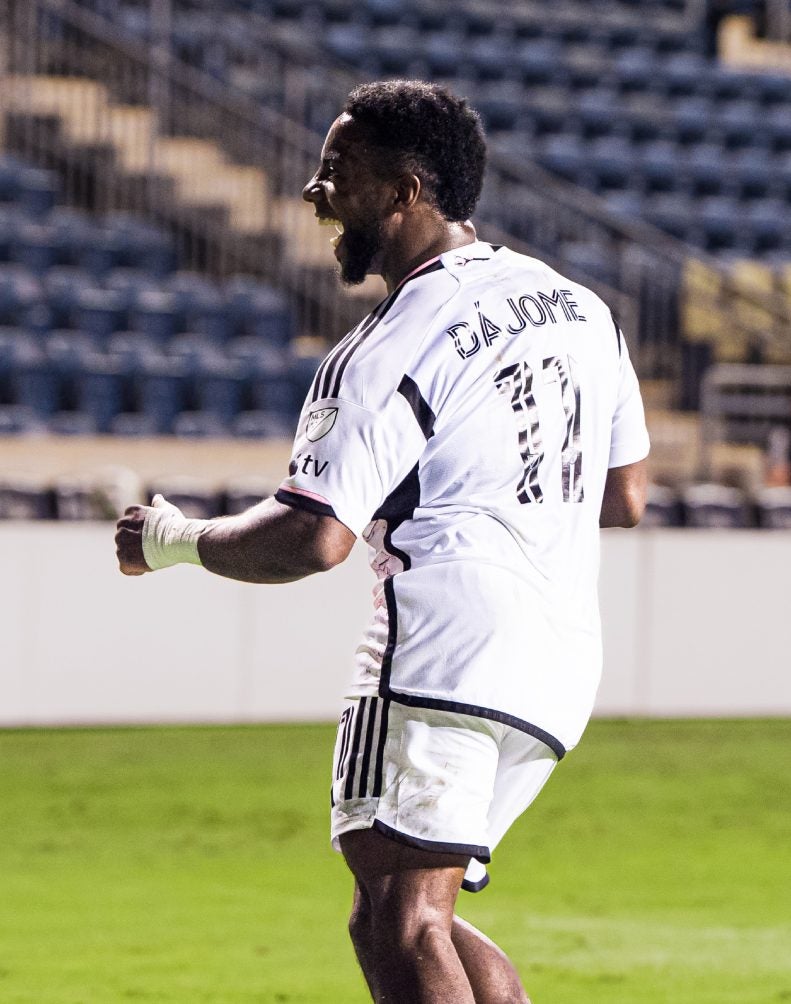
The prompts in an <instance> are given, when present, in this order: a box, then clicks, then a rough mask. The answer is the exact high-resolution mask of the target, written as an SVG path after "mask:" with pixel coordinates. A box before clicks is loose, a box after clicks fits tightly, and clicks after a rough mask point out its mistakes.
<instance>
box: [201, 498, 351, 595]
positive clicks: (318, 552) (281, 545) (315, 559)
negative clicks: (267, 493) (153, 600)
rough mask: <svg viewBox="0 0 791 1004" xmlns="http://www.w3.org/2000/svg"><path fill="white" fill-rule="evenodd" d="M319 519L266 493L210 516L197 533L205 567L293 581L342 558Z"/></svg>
mask: <svg viewBox="0 0 791 1004" xmlns="http://www.w3.org/2000/svg"><path fill="white" fill-rule="evenodd" d="M318 519H319V517H316V516H313V515H312V514H310V513H304V512H300V511H298V510H294V509H290V508H289V507H288V506H284V505H281V504H280V503H279V502H276V501H275V500H274V499H267V500H266V501H265V502H261V503H260V504H259V505H257V506H254V507H253V508H252V509H248V510H247V512H244V513H241V514H240V515H238V516H229V517H225V518H223V519H218V520H212V521H211V522H210V523H209V525H208V526H207V527H206V529H205V530H204V531H203V533H202V534H201V535H200V537H199V538H198V554H199V555H200V560H201V563H202V564H203V566H204V568H207V569H208V570H209V571H210V572H214V573H215V574H216V575H222V576H224V577H225V578H228V579H237V580H239V581H241V582H259V583H277V582H293V581H295V580H296V579H302V578H304V577H305V576H306V575H312V574H314V573H315V572H323V571H326V570H327V569H329V568H332V567H333V565H335V564H337V561H338V560H342V558H340V559H339V558H338V554H337V553H336V551H335V549H333V548H332V547H331V546H328V545H327V543H326V541H325V540H324V538H323V536H322V535H321V534H320V533H317V520H318ZM347 553H348V552H347ZM343 557H345V554H344V555H343Z"/></svg>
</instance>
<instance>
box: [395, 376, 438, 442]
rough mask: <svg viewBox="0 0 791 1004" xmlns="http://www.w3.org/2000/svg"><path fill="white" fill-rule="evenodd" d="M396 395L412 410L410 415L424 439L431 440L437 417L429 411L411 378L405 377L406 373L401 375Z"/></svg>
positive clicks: (426, 403)
mask: <svg viewBox="0 0 791 1004" xmlns="http://www.w3.org/2000/svg"><path fill="white" fill-rule="evenodd" d="M398 393H399V394H401V395H402V397H404V398H405V399H406V402H407V404H408V405H409V407H410V408H411V409H412V413H413V414H414V416H415V418H416V419H417V424H418V425H419V426H420V431H421V432H422V433H423V435H424V436H425V437H426V439H431V437H432V436H433V435H434V423H435V422H436V420H437V416H436V415H435V414H434V412H433V411H432V410H431V408H430V407H429V405H428V402H427V401H426V399H425V398H424V397H423V395H422V394H421V393H420V388H419V387H418V385H417V384H416V383H415V381H414V380H413V379H412V377H411V376H407V375H406V373H405V374H404V375H403V377H402V378H401V383H400V384H399V385H398Z"/></svg>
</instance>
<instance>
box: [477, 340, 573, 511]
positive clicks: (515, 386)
mask: <svg viewBox="0 0 791 1004" xmlns="http://www.w3.org/2000/svg"><path fill="white" fill-rule="evenodd" d="M542 374H543V377H544V382H545V383H554V382H556V381H560V401H561V403H562V407H563V413H564V416H565V437H564V439H563V448H562V450H561V454H560V463H561V476H562V484H563V501H564V502H582V500H583V498H584V494H583V490H582V452H581V446H580V389H579V384H578V383H577V382H576V380H575V379H574V364H573V362H572V360H571V359H570V358H569V357H568V356H549V357H548V358H546V359H545V360H544V361H543V364H542ZM533 380H534V373H533V368H532V367H531V366H530V365H529V364H528V363H526V362H521V363H514V364H513V365H512V366H506V367H505V368H504V369H501V370H498V371H497V373H495V375H494V382H495V384H496V386H497V389H498V390H499V391H500V392H501V393H507V392H509V391H510V394H511V407H512V408H513V411H514V415H515V416H516V427H517V431H518V433H519V452H520V453H521V455H522V465H523V467H524V470H523V472H522V477H521V478H520V479H519V484H518V485H517V487H516V495H517V498H518V499H519V501H520V502H522V503H523V504H524V503H527V502H543V501H544V493H543V491H542V490H541V482H540V481H539V467H540V466H541V461H542V460H543V459H544V441H543V438H542V435H541V423H540V421H539V414H538V405H537V404H536V399H535V395H534V393H533Z"/></svg>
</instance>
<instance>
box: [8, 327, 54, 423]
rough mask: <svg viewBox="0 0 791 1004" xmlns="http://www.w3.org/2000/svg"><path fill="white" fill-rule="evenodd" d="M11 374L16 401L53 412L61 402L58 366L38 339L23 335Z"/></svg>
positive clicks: (45, 412)
mask: <svg viewBox="0 0 791 1004" xmlns="http://www.w3.org/2000/svg"><path fill="white" fill-rule="evenodd" d="M11 352H12V358H11V367H10V371H9V376H8V382H9V387H10V393H11V397H12V402H13V403H14V404H22V405H26V406H27V407H29V408H32V409H33V410H34V411H36V412H37V413H38V414H40V415H51V414H53V413H54V412H55V411H57V410H58V408H59V407H60V405H61V390H62V382H61V379H60V374H59V373H58V371H57V368H56V367H55V365H54V364H53V363H52V361H51V360H50V359H48V358H47V354H46V353H45V351H44V349H43V348H42V347H41V346H40V345H39V343H38V340H37V339H34V338H30V337H25V336H24V335H22V336H21V337H18V338H17V339H16V340H15V341H14V343H13V345H12V347H11Z"/></svg>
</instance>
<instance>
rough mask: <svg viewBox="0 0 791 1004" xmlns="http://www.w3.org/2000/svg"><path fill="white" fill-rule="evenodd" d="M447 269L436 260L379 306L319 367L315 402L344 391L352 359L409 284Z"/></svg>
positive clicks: (315, 383)
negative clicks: (343, 385) (345, 374)
mask: <svg viewBox="0 0 791 1004" xmlns="http://www.w3.org/2000/svg"><path fill="white" fill-rule="evenodd" d="M444 267H445V266H444V265H443V264H442V262H441V261H436V262H433V263H432V264H431V265H427V266H426V268H424V269H422V270H421V271H420V272H415V274H414V275H410V276H409V278H408V279H405V280H404V282H402V283H401V285H400V286H398V287H397V288H396V289H394V290H393V292H392V293H390V295H389V296H387V297H385V299H384V300H382V301H381V303H379V304H377V306H376V307H374V309H373V310H372V311H371V313H370V314H368V316H367V317H366V318H365V319H364V320H363V321H361V322H360V323H359V324H358V325H357V327H356V328H354V329H352V331H350V332H349V334H348V335H346V337H345V338H343V339H342V340H341V341H340V342H339V343H338V344H337V345H336V347H335V348H334V349H333V350H332V351H331V352H330V353H329V354H328V355H327V357H326V359H325V360H324V362H322V364H321V365H320V366H319V369H318V372H317V373H316V376H315V378H314V380H313V385H312V387H311V400H312V401H318V400H319V399H320V398H325V397H337V396H338V394H339V393H340V389H341V378H342V377H343V373H344V370H345V369H346V367H347V366H348V364H349V360H350V359H351V357H352V356H353V355H354V353H355V352H356V351H357V349H358V348H359V347H360V346H361V345H362V343H363V342H364V341H365V339H366V338H367V337H368V336H369V335H370V334H371V333H372V332H373V331H374V330H375V328H376V326H377V325H378V324H379V322H380V321H381V320H382V319H383V318H384V316H385V315H386V314H387V312H388V311H389V310H390V308H391V307H392V306H393V304H394V303H395V301H396V299H397V298H398V294H399V293H400V292H401V290H402V289H403V288H404V286H405V285H406V283H407V282H410V281H411V280H412V279H417V278H418V277H419V276H421V275H428V274H429V272H437V271H439V270H440V269H441V268H444Z"/></svg>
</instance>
